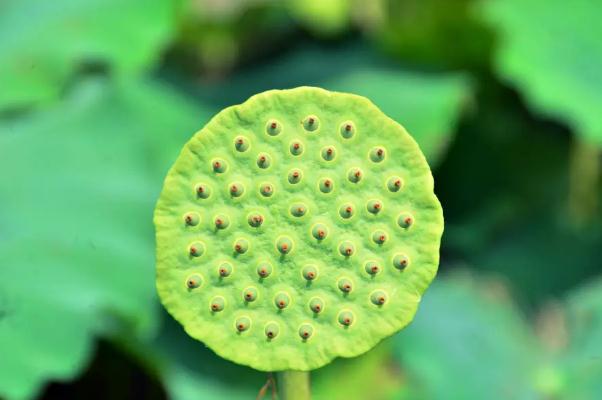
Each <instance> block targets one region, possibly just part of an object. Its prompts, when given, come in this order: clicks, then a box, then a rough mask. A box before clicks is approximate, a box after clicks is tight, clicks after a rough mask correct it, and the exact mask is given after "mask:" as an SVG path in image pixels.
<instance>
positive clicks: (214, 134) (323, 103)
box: [154, 87, 443, 371]
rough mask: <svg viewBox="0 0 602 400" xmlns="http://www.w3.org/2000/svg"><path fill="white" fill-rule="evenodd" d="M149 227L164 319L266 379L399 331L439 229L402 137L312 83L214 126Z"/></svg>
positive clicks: (427, 175)
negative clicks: (167, 317) (169, 316)
mask: <svg viewBox="0 0 602 400" xmlns="http://www.w3.org/2000/svg"><path fill="white" fill-rule="evenodd" d="M310 117H311V118H313V122H312V121H311V120H310ZM295 143H298V144H299V146H295ZM379 149H381V150H382V152H380V153H379V151H378V150H379ZM216 161H218V162H219V165H217V166H216V165H215V162H216ZM327 182H328V184H327ZM233 186H235V187H233ZM376 204H380V206H376ZM187 217H190V218H187ZM197 217H198V218H197ZM218 217H219V218H220V219H221V222H220V223H216V219H217V218H218ZM408 218H409V219H408ZM154 222H155V226H156V238H157V254H156V259H157V289H158V292H159V296H160V298H161V301H162V302H163V304H164V305H165V307H166V308H167V310H168V311H169V313H170V314H172V315H173V316H174V317H175V318H176V319H177V320H178V321H179V322H180V323H181V324H182V325H184V327H185V330H186V332H188V334H190V335H191V336H192V337H194V338H195V339H198V340H200V341H202V342H204V343H205V344H206V345H207V346H208V347H209V348H211V349H212V350H213V351H214V352H216V353H217V354H219V355H220V356H222V357H223V358H226V359H228V360H231V361H234V362H236V363H239V364H243V365H247V366H250V367H253V368H255V369H258V370H261V371H281V370H301V371H307V370H311V369H315V368H319V367H321V366H323V365H325V364H327V363H329V362H330V361H332V360H333V359H334V358H336V357H353V356H358V355H360V354H361V353H364V352H366V351H368V350H370V349H371V348H372V347H373V346H375V345H376V344H377V343H378V342H379V341H381V340H382V339H384V338H386V337H388V336H390V335H392V334H394V333H396V332H397V331H399V330H400V329H402V328H403V327H405V326H406V325H407V324H408V323H409V322H410V321H411V320H412V318H413V316H414V314H415V313H416V311H417V308H418V306H419V304H420V300H421V296H422V295H423V293H424V291H425V290H426V288H427V287H428V286H429V284H430V282H431V280H432V279H433V277H434V276H435V274H436V271H437V266H438V260H439V242H440V238H441V234H442V230H443V216H442V211H441V208H440V205H439V202H438V200H437V198H436V197H435V195H434V193H433V178H432V175H431V172H430V169H429V167H428V165H427V163H426V160H425V159H424V156H423V155H422V153H421V152H420V150H419V148H418V146H417V145H416V143H415V142H414V140H413V139H412V138H411V137H410V136H409V135H408V133H407V132H406V131H405V129H404V128H403V127H401V126H400V125H399V124H397V123H396V122H394V121H392V120H391V119H390V118H388V117H386V116H385V115H384V114H383V113H382V112H381V111H380V110H378V109H377V108H376V107H375V106H374V105H373V104H372V103H370V101H368V100H367V99H365V98H362V97H359V96H355V95H350V94H344V93H334V92H328V91H325V90H322V89H317V88H308V87H304V88H297V89H292V90H283V91H269V92H266V93H262V94H259V95H257V96H254V97H252V98H251V99H249V100H248V101H246V102H245V103H243V104H241V105H238V106H234V107H229V108H227V109H225V110H223V111H221V112H220V113H219V114H218V115H216V116H215V117H214V118H212V119H211V120H210V122H209V123H208V124H207V125H206V127H205V128H203V129H202V130H201V131H199V132H198V133H197V134H195V135H194V137H193V138H192V139H191V140H190V141H189V142H188V143H187V144H186V145H185V147H184V149H183V151H182V152H181V153H180V155H179V158H178V159H177V160H176V162H175V164H174V165H173V166H172V168H171V170H170V171H169V173H168V175H167V177H166V179H165V183H164V186H163V190H162V192H161V196H160V198H159V201H158V202H157V207H156V210H155V215H154ZM381 236H384V237H383V238H381ZM247 295H249V298H248V299H247V297H246V296H247Z"/></svg>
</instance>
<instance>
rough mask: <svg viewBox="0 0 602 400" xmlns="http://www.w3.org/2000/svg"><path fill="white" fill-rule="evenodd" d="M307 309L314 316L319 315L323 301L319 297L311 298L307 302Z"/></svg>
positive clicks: (322, 307)
mask: <svg viewBox="0 0 602 400" xmlns="http://www.w3.org/2000/svg"><path fill="white" fill-rule="evenodd" d="M309 309H310V310H311V311H312V312H313V313H314V314H319V313H321V312H322V310H323V309H324V300H322V299H321V298H319V297H313V298H312V299H311V300H310V301H309Z"/></svg>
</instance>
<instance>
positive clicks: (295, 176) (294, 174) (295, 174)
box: [288, 169, 303, 185]
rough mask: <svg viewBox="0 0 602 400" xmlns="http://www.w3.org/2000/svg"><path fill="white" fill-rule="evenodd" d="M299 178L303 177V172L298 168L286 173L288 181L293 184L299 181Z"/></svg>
mask: <svg viewBox="0 0 602 400" xmlns="http://www.w3.org/2000/svg"><path fill="white" fill-rule="evenodd" d="M301 178H303V173H302V172H301V170H299V169H293V170H291V171H290V172H289V173H288V182H289V183H291V184H293V185H294V184H296V183H299V182H301Z"/></svg>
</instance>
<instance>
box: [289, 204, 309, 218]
mask: <svg viewBox="0 0 602 400" xmlns="http://www.w3.org/2000/svg"><path fill="white" fill-rule="evenodd" d="M290 212H291V214H292V215H293V216H294V217H302V216H304V215H305V214H306V213H307V207H305V205H303V204H301V203H296V204H293V205H292V206H291V209H290Z"/></svg>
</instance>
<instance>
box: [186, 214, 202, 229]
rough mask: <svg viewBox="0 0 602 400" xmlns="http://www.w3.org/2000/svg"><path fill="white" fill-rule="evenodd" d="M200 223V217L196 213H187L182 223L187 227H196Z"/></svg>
mask: <svg viewBox="0 0 602 400" xmlns="http://www.w3.org/2000/svg"><path fill="white" fill-rule="evenodd" d="M200 221H201V217H200V215H199V214H198V213H195V212H189V213H186V214H185V215H184V223H185V224H186V225H188V226H197V225H198V224H199V222H200Z"/></svg>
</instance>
